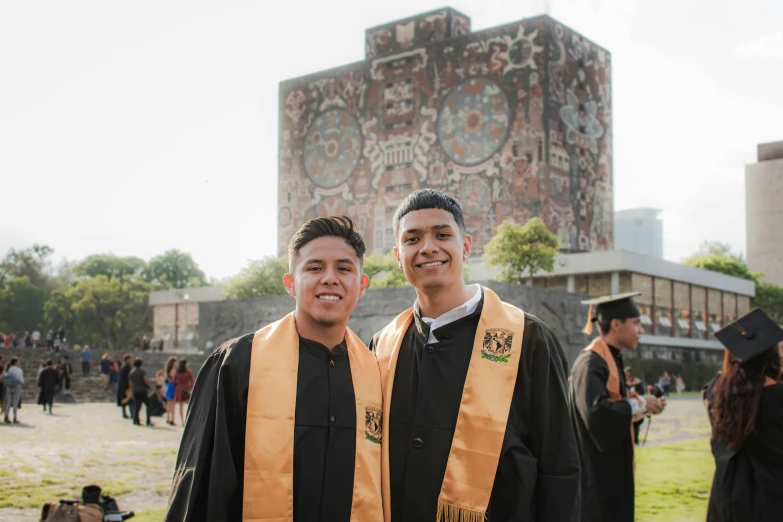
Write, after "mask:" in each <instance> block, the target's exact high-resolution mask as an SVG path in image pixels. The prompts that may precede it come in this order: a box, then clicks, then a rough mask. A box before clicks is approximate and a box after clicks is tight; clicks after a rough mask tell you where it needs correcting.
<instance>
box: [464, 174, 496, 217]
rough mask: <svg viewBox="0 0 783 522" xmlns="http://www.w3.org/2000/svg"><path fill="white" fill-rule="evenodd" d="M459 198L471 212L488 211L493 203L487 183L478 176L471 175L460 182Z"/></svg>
mask: <svg viewBox="0 0 783 522" xmlns="http://www.w3.org/2000/svg"><path fill="white" fill-rule="evenodd" d="M459 200H460V203H462V206H463V207H465V210H467V211H468V213H470V214H474V213H477V212H482V211H483V212H486V211H487V209H489V206H490V204H491V203H492V199H491V197H490V193H489V187H488V186H487V183H486V182H485V181H484V180H483V179H481V178H480V177H478V176H470V177H468V178H467V179H465V180H463V181H462V182H461V183H460V187H459Z"/></svg>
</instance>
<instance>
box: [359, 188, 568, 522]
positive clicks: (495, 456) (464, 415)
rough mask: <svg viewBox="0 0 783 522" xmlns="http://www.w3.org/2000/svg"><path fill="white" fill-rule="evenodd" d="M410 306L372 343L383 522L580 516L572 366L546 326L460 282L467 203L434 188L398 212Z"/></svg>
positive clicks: (466, 249)
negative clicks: (377, 373) (379, 407)
mask: <svg viewBox="0 0 783 522" xmlns="http://www.w3.org/2000/svg"><path fill="white" fill-rule="evenodd" d="M393 226H394V234H395V237H396V247H395V249H394V251H395V253H396V255H397V261H398V263H399V265H400V267H401V268H402V270H403V271H404V273H405V277H406V278H407V279H408V281H409V282H410V283H411V284H412V285H413V286H414V287H415V289H416V296H417V300H416V303H415V304H414V306H413V308H411V309H409V310H407V311H406V312H403V313H402V314H401V315H400V316H398V317H397V319H395V320H394V321H393V322H392V323H391V324H390V325H389V326H387V327H386V328H385V329H384V330H382V331H381V332H379V333H378V334H377V335H376V336H375V337H374V338H373V343H372V347H373V349H374V351H375V353H376V355H377V356H378V362H379V364H380V367H381V378H382V379H383V380H384V412H383V413H384V415H383V421H384V422H383V437H384V438H383V440H384V445H383V450H384V451H383V473H384V480H383V485H384V490H383V499H384V511H385V520H386V521H387V522H435V521H449V522H452V521H453V522H469V521H470V522H472V521H484V520H486V521H488V522H507V521H512V520H513V521H516V520H525V521H531V522H536V521H558V522H569V521H575V520H578V516H579V456H578V452H577V446H576V440H575V437H574V433H573V428H572V426H571V422H570V419H569V415H568V405H567V397H566V393H567V392H566V388H567V385H566V375H567V364H566V360H565V356H564V354H563V351H562V349H561V347H560V345H559V344H558V342H557V340H556V339H555V337H554V336H553V335H552V333H551V332H550V331H549V329H548V328H547V327H546V325H544V324H543V323H542V322H541V321H540V320H538V319H537V318H535V317H533V316H532V315H529V314H526V313H524V312H523V311H522V310H520V309H518V308H516V307H514V306H512V305H510V304H508V303H504V302H502V301H501V300H500V299H499V298H498V296H497V295H496V294H495V293H494V292H492V291H491V290H489V289H488V288H482V287H480V286H478V285H473V286H466V285H465V282H464V279H463V275H462V267H463V264H464V262H465V261H467V259H468V257H469V256H470V249H471V238H470V236H469V235H467V234H466V233H465V225H464V221H463V215H462V209H461V207H460V205H459V203H458V202H457V201H456V200H455V199H454V198H452V197H450V196H447V195H445V194H443V193H441V192H438V191H436V190H431V189H425V190H419V191H416V192H414V193H413V194H411V195H410V196H409V197H408V198H407V199H406V200H405V201H403V202H402V203H401V204H400V206H399V207H398V208H397V211H396V213H395V215H394V224H393Z"/></svg>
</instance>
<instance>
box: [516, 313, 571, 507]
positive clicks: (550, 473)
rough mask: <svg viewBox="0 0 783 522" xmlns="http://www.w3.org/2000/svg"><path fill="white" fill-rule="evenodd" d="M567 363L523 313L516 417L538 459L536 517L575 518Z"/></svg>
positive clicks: (556, 346) (559, 349) (555, 344)
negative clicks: (518, 412)
mask: <svg viewBox="0 0 783 522" xmlns="http://www.w3.org/2000/svg"><path fill="white" fill-rule="evenodd" d="M567 375H568V363H567V360H566V357H565V353H564V352H563V349H562V347H561V346H560V343H559V342H558V341H557V338H555V336H554V335H553V334H552V332H551V331H550V330H549V328H548V327H547V326H546V325H545V324H544V323H543V322H541V321H540V320H539V319H537V318H535V317H533V316H530V315H527V314H526V321H525V332H524V338H523V344H522V360H521V361H520V369H519V378H522V379H525V380H526V381H527V382H528V383H530V384H529V386H526V387H525V386H523V387H520V386H519V382H518V385H517V391H519V390H520V389H522V390H524V393H525V394H526V395H527V398H528V400H520V401H517V402H518V403H520V404H525V406H524V409H525V410H528V411H527V412H525V413H523V414H522V415H521V416H520V418H522V419H527V420H526V421H523V422H524V423H525V424H526V426H525V427H524V428H523V431H524V432H526V433H525V434H521V437H522V439H523V440H524V442H525V444H526V445H527V446H528V447H529V448H530V451H531V452H532V453H533V455H535V457H536V459H537V460H538V480H537V486H536V493H535V499H534V503H535V512H536V520H558V521H563V522H569V521H578V520H579V508H580V505H581V501H580V498H581V497H580V477H581V475H580V465H579V449H578V446H577V442H576V436H575V435H574V429H573V425H572V423H571V417H570V413H569V409H568V377H567Z"/></svg>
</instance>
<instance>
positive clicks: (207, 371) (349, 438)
mask: <svg viewBox="0 0 783 522" xmlns="http://www.w3.org/2000/svg"><path fill="white" fill-rule="evenodd" d="M364 251H365V247H364V242H363V241H362V238H361V236H360V235H359V233H358V232H357V231H356V229H355V227H354V224H353V222H352V221H351V220H350V219H349V218H346V217H339V218H338V217H329V218H317V219H312V220H310V221H308V222H307V223H305V224H304V225H303V226H302V227H301V228H300V229H299V230H298V231H297V233H296V234H295V235H294V237H293V238H292V239H291V243H290V244H289V247H288V256H289V272H290V273H288V274H286V275H285V278H284V280H283V282H284V284H285V288H286V290H287V291H288V293H289V294H291V295H292V296H293V297H294V298H295V299H296V310H295V311H294V312H293V313H291V314H289V315H288V316H286V317H285V318H283V319H281V320H280V321H277V322H275V323H272V324H270V325H269V326H266V327H264V328H262V329H261V330H259V331H258V332H256V333H254V334H248V335H245V336H243V337H239V338H237V339H234V340H233V341H229V342H228V343H226V344H224V345H223V346H222V347H221V348H220V349H219V350H217V351H216V352H215V353H214V354H213V355H212V356H211V357H210V358H209V359H208V360H207V362H206V363H205V364H204V366H203V368H202V369H201V372H200V373H199V376H198V379H197V380H196V386H195V388H194V390H193V394H192V396H191V400H190V411H189V413H188V419H187V424H186V426H185V432H184V434H183V436H182V443H181V446H180V450H179V455H178V457H177V466H176V470H175V473H174V482H173V487H172V493H171V497H170V499H169V507H168V512H167V514H166V521H168V522H175V521H176V522H183V521H187V522H227V521H240V520H242V521H245V522H251V521H252V522H261V521H269V522H283V521H293V522H349V521H365V520H366V521H376V520H377V521H380V520H382V518H383V512H382V506H381V485H380V481H381V468H380V460H381V447H380V441H381V437H380V435H381V433H380V431H381V428H380V422H381V401H382V397H381V382H380V374H379V371H378V364H377V361H376V360H375V357H373V355H372V353H371V352H370V351H368V350H367V347H365V346H364V345H363V344H362V342H361V341H360V340H359V339H358V337H356V335H355V334H354V333H353V332H351V330H350V329H348V327H347V323H348V316H349V315H350V313H351V311H352V310H353V309H354V307H355V306H356V302H357V301H358V299H359V298H360V297H361V296H362V295H364V291H365V289H366V287H367V282H368V280H367V276H366V275H364V274H363V272H362V258H363V255H364Z"/></svg>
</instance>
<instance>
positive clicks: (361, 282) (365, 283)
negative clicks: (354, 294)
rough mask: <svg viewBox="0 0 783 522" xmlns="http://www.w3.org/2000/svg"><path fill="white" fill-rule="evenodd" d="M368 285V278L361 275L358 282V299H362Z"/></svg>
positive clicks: (365, 275)
mask: <svg viewBox="0 0 783 522" xmlns="http://www.w3.org/2000/svg"><path fill="white" fill-rule="evenodd" d="M369 284H370V276H368V275H367V274H362V278H361V279H360V280H359V297H364V292H366V291H367V286H368V285H369Z"/></svg>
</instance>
